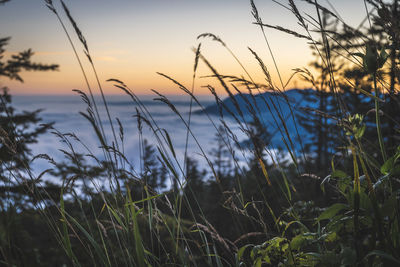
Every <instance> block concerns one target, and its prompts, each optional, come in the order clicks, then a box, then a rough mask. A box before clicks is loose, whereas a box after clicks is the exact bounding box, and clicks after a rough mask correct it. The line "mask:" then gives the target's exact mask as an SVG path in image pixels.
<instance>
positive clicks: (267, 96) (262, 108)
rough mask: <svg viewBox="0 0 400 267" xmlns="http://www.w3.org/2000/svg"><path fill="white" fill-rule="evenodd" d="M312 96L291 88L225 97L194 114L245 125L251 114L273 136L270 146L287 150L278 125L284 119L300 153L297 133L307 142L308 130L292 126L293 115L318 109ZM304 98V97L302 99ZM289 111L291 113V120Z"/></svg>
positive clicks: (299, 126)
mask: <svg viewBox="0 0 400 267" xmlns="http://www.w3.org/2000/svg"><path fill="white" fill-rule="evenodd" d="M314 93H315V91H314V90H313V89H290V90H287V91H285V92H282V93H280V92H264V93H261V94H254V95H251V94H236V95H234V96H233V97H227V98H225V99H224V100H222V102H221V103H220V104H217V103H214V104H212V105H209V106H206V107H205V111H196V113H197V114H201V113H203V112H207V113H208V114H213V115H221V114H222V116H224V117H225V116H226V117H230V118H234V117H236V119H237V120H239V121H241V122H247V123H249V122H251V121H253V120H254V115H256V116H257V118H258V119H259V120H260V122H261V123H262V124H263V125H264V127H265V128H266V129H267V130H268V132H269V133H270V134H272V138H271V142H270V144H271V145H272V146H273V147H276V148H281V149H283V150H286V146H285V144H284V142H283V140H282V134H281V132H280V130H279V128H278V126H277V125H282V120H284V121H285V123H286V127H287V130H288V132H289V134H290V136H291V139H292V141H293V142H294V143H295V144H294V146H295V149H296V150H300V144H299V142H298V140H297V141H296V139H298V138H297V132H298V135H300V137H301V139H302V142H308V141H309V137H308V133H307V131H306V130H305V129H304V128H303V127H301V125H299V123H297V122H296V124H297V125H296V124H295V120H297V118H296V113H297V112H299V110H300V109H301V108H305V107H307V108H315V109H316V108H318V106H319V102H318V98H317V96H316V95H315V94H314ZM306 95H307V97H305V96H306ZM288 103H289V104H290V107H289V104H288ZM291 111H293V115H294V118H293V116H292V112H291ZM278 112H279V115H280V116H279V115H278ZM296 126H297V132H296ZM280 128H283V127H280Z"/></svg>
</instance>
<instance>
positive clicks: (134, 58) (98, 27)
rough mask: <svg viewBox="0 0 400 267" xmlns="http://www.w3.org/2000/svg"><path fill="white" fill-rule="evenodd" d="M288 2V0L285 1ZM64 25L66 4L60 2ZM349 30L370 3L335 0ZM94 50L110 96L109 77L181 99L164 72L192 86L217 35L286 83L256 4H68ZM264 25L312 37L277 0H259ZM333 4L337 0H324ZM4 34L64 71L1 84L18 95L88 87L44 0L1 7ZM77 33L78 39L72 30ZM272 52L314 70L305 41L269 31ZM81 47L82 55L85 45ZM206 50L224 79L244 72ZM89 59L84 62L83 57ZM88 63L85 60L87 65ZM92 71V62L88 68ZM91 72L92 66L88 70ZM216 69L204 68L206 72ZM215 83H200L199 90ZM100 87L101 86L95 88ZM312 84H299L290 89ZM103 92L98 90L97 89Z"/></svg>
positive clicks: (218, 49) (86, 0) (129, 0)
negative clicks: (197, 50)
mask: <svg viewBox="0 0 400 267" xmlns="http://www.w3.org/2000/svg"><path fill="white" fill-rule="evenodd" d="M277 1H278V2H279V3H282V4H283V5H286V6H287V5H288V2H287V1H285V0H277ZM54 2H55V5H56V6H57V7H58V11H59V13H60V14H62V15H63V19H64V22H65V23H66V24H68V26H70V24H69V23H68V21H67V19H66V18H65V16H64V12H63V10H62V9H61V6H60V3H59V2H58V1H54ZM295 2H296V3H299V8H300V9H301V11H302V12H306V13H308V14H310V15H313V16H314V15H315V8H312V7H311V6H307V5H305V4H304V2H303V1H295ZM330 2H331V3H332V4H333V5H334V6H335V9H336V10H337V12H338V13H339V14H340V16H341V17H342V18H343V20H344V21H346V22H347V23H348V24H349V25H352V26H357V25H358V24H359V23H360V22H361V21H362V20H363V18H364V16H365V9H364V2H363V0H330ZM65 3H66V4H67V5H68V7H69V8H70V11H71V13H72V15H73V17H74V18H75V20H76V21H77V23H78V25H79V27H80V29H81V30H82V32H83V34H84V36H85V37H86V40H87V42H88V45H89V49H90V51H91V54H92V57H93V59H94V62H95V65H96V67H97V69H98V73H99V75H100V79H101V81H102V82H103V85H104V88H105V90H106V92H107V93H112V94H116V93H121V92H120V90H117V89H113V88H112V87H111V85H110V84H108V83H106V82H105V80H107V79H109V78H117V79H120V80H123V81H124V82H125V83H126V84H127V85H129V86H130V87H131V88H132V89H134V90H135V92H137V93H138V94H149V93H150V89H157V90H159V91H161V92H163V93H165V94H178V93H179V91H178V89H177V88H176V87H175V86H174V85H173V84H171V83H170V82H169V81H167V80H165V79H164V78H162V77H160V76H159V75H157V74H156V72H162V73H165V74H168V75H170V76H172V77H174V78H175V79H177V80H178V81H180V82H182V83H183V84H185V85H188V86H189V85H190V83H191V77H192V70H193V60H194V54H193V52H192V50H191V48H192V47H195V46H197V45H198V42H199V41H198V40H197V39H196V37H197V36H198V35H199V34H201V33H204V32H212V33H214V34H216V35H218V36H219V37H221V39H223V40H224V41H225V43H227V45H228V46H229V47H230V48H231V49H232V50H233V52H234V53H235V54H236V55H237V57H238V58H239V59H240V60H241V61H242V62H243V63H244V65H245V66H246V68H247V69H248V70H249V72H250V73H252V75H254V77H255V78H256V80H258V81H262V76H261V72H260V70H259V67H258V63H257V62H256V60H255V59H254V57H253V56H252V55H251V54H250V52H249V51H248V49H247V47H251V48H252V49H253V50H255V51H256V52H257V53H258V54H259V55H260V57H261V58H262V59H263V60H264V62H265V63H266V64H267V66H268V67H269V70H270V72H271V74H272V77H273V79H274V80H275V82H276V83H278V79H277V75H276V71H275V69H274V67H273V64H272V60H271V56H270V54H269V52H268V49H267V46H266V44H265V41H264V39H263V36H262V33H261V31H260V28H259V27H257V26H256V25H253V24H252V22H253V21H254V19H253V17H252V15H251V7H250V2H249V1H247V0H229V1H228V0H201V1H199V0H115V1H110V0H79V1H78V0H75V1H72V0H70V1H68V0H67V1H65ZM255 3H256V5H257V7H258V9H259V12H260V15H261V16H262V18H263V21H264V23H268V24H272V25H280V26H283V27H287V28H290V29H293V30H296V31H299V32H300V33H304V32H303V31H302V30H301V28H300V27H299V26H298V25H297V21H296V18H295V17H294V15H293V14H291V13H290V11H288V10H285V9H284V8H283V7H282V6H279V5H278V4H276V3H274V2H273V1H271V0H262V1H261V0H259V1H255ZM319 3H320V4H323V5H326V6H327V7H329V2H328V1H326V0H320V1H319ZM0 25H1V37H7V36H11V37H12V39H11V42H10V45H9V46H8V47H7V54H6V55H10V53H13V52H18V51H22V50H24V49H27V48H32V49H33V50H34V51H35V52H36V54H35V56H34V60H35V61H38V62H42V63H57V64H59V65H60V70H59V71H58V72H53V73H50V72H45V73H38V72H36V73H35V72H27V73H24V74H23V78H24V79H25V82H24V83H23V84H21V83H19V82H12V81H9V80H4V79H3V80H0V85H6V86H8V87H9V88H10V89H11V93H12V94H70V93H71V90H72V89H74V88H77V89H82V90H86V87H85V83H84V80H83V76H82V73H81V71H80V69H79V66H78V63H77V61H76V59H75V57H74V55H73V52H72V49H71V47H70V45H69V43H68V41H67V38H66V35H65V33H64V32H63V31H62V28H61V25H60V24H59V22H58V21H57V18H56V17H55V15H54V14H53V13H51V12H50V11H49V10H48V9H47V8H46V6H45V4H44V1H41V0H12V1H11V2H9V3H7V4H5V5H1V6H0ZM69 30H70V33H71V34H72V35H73V36H74V38H75V34H74V32H73V31H72V29H71V28H70V27H69ZM266 33H267V37H268V39H269V42H270V45H271V48H272V51H273V53H274V55H275V58H276V60H277V63H278V67H279V69H280V71H281V73H282V76H283V79H284V80H287V79H288V78H289V77H290V75H291V72H292V69H293V68H297V67H306V66H307V64H308V62H309V61H310V60H311V59H312V57H311V53H310V50H309V48H308V45H307V43H306V41H305V40H302V39H296V38H293V37H291V36H288V35H286V34H283V33H280V32H277V31H275V30H272V29H266ZM74 41H75V44H76V47H77V48H78V50H79V51H82V46H81V45H80V44H79V42H78V40H77V39H76V38H75V39H74ZM201 41H202V53H203V54H204V56H205V57H206V58H207V59H208V60H209V61H210V62H211V63H212V64H213V65H214V66H215V67H216V68H217V69H218V70H219V72H220V73H221V74H235V75H242V74H244V72H243V71H242V70H241V68H240V66H239V65H238V64H237V63H236V62H235V61H234V59H233V58H232V57H231V56H230V55H229V53H228V52H227V51H226V50H225V49H224V48H223V47H222V46H221V45H219V44H218V43H216V42H213V41H211V40H209V39H202V40H201ZM81 55H82V59H84V57H83V53H82V54H81ZM84 61H85V60H84ZM85 66H87V65H85ZM87 70H88V73H90V75H91V72H89V68H87ZM208 74H210V71H209V70H208V69H207V68H206V67H205V66H204V64H200V68H199V75H200V76H201V75H208ZM208 83H210V80H207V79H204V78H200V79H198V80H197V81H196V85H197V86H196V92H197V93H206V92H207V90H206V89H204V88H201V86H202V85H207V84H208ZM93 86H94V83H93ZM294 86H297V87H304V86H305V85H304V84H302V83H301V82H294V83H292V84H290V86H289V87H294ZM94 87H95V86H94Z"/></svg>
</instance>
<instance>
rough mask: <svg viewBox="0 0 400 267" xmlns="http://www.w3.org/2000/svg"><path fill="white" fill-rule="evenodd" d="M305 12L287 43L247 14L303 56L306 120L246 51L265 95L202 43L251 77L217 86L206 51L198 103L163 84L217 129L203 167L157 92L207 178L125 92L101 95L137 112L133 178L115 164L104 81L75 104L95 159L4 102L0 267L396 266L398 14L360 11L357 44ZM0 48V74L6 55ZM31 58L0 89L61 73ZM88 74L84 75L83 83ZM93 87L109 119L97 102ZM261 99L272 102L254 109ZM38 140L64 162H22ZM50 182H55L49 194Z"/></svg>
mask: <svg viewBox="0 0 400 267" xmlns="http://www.w3.org/2000/svg"><path fill="white" fill-rule="evenodd" d="M2 2H5V1H2ZM2 2H0V3H2ZM306 2H307V3H308V4H309V5H311V6H313V7H314V8H315V10H316V15H315V17H312V16H308V15H303V14H302V13H301V12H300V11H299V9H298V7H297V5H296V4H295V2H294V1H293V0H289V4H288V5H287V6H284V7H285V8H287V9H289V10H291V11H292V13H293V15H294V16H295V17H296V18H297V20H298V23H299V25H300V26H301V27H302V32H294V31H292V30H290V29H285V28H283V27H280V26H272V25H267V24H264V23H263V21H262V18H261V16H260V14H259V13H258V10H257V7H256V5H255V3H254V2H253V1H250V6H251V9H252V15H253V16H254V19H255V24H256V26H259V27H260V29H261V33H262V34H263V36H262V38H265V41H266V46H267V47H268V48H269V43H268V38H267V35H266V33H265V29H266V28H274V29H275V30H278V31H283V32H286V33H287V34H290V35H292V36H293V37H294V38H303V39H306V40H307V41H308V42H309V43H310V46H311V49H312V51H313V54H314V57H315V58H314V59H313V60H312V62H311V64H310V67H311V68H312V70H313V71H311V70H309V69H307V68H301V69H300V68H299V69H296V70H294V72H295V73H294V74H295V75H297V76H298V77H300V78H302V79H304V80H305V81H306V82H308V83H309V87H310V88H311V89H312V90H303V91H300V92H301V94H302V97H303V99H304V100H305V102H304V103H306V104H305V105H297V104H295V103H294V102H293V101H292V100H291V98H290V97H289V91H288V90H287V88H286V86H285V82H284V81H282V80H281V85H280V86H276V85H275V84H274V83H273V82H272V80H271V77H270V74H269V70H268V68H267V66H265V64H264V63H263V61H262V59H261V58H260V57H259V55H258V54H257V53H256V52H255V51H253V50H252V49H250V53H251V55H252V56H254V57H255V60H256V61H257V62H258V63H259V65H260V67H261V69H262V71H263V73H264V74H265V81H266V83H265V84H260V83H256V82H255V81H254V80H253V78H252V76H251V74H250V73H249V72H248V71H247V70H246V68H245V67H244V66H243V65H242V63H241V62H240V60H239V59H238V58H237V57H236V56H235V54H234V53H233V52H232V51H231V50H230V48H229V47H228V45H227V44H226V43H224V42H223V41H222V40H221V39H220V38H219V37H218V36H216V35H214V34H212V33H205V34H201V35H200V36H199V40H202V39H203V38H209V39H211V40H213V41H216V42H218V43H219V44H220V45H221V46H222V47H223V48H224V49H227V51H228V52H230V53H231V55H232V56H233V57H234V59H235V60H236V61H237V63H238V64H239V65H240V66H241V67H242V68H243V72H244V74H245V75H244V76H242V77H235V76H226V75H225V76H224V75H220V74H219V72H218V70H216V69H215V68H214V67H213V66H212V64H211V63H210V61H209V60H208V59H206V58H205V57H204V56H203V54H202V53H201V47H202V46H201V45H199V46H198V47H197V48H196V49H194V53H195V60H194V74H193V83H192V85H191V87H189V88H187V87H185V86H184V85H183V84H181V83H180V82H179V81H176V80H175V79H173V78H172V77H170V76H168V75H166V74H162V73H160V75H161V76H163V77H164V78H166V79H168V80H170V81H171V82H172V83H174V84H175V85H176V86H177V87H178V88H179V89H181V90H182V91H183V92H184V93H186V94H187V95H188V97H189V98H190V101H191V106H192V105H193V107H197V109H198V110H200V112H201V113H202V114H203V116H207V117H208V118H209V119H210V123H211V124H212V125H213V126H214V127H215V130H216V136H215V137H214V143H215V147H214V149H212V151H204V150H203V148H202V147H201V144H199V143H198V141H197V139H196V133H193V132H192V128H191V127H190V124H191V122H190V116H191V113H192V109H191V111H190V115H189V118H186V116H187V115H186V114H181V113H180V112H179V110H178V109H177V108H176V107H175V106H174V105H173V104H172V103H171V102H170V101H169V100H168V98H167V97H165V96H164V95H162V94H160V93H158V92H157V91H154V93H155V95H156V98H155V101H161V102H163V103H164V104H165V105H167V106H168V107H169V108H170V109H171V112H173V113H175V114H176V116H177V117H178V118H179V119H181V120H182V122H183V123H184V124H185V126H186V127H187V135H188V138H187V140H189V139H190V140H192V141H193V142H194V143H195V144H196V145H198V147H199V150H200V152H201V153H200V154H201V155H202V157H204V159H205V160H206V162H207V168H206V169H204V170H202V169H201V168H200V165H199V164H198V162H197V161H196V160H195V159H193V158H191V157H190V156H188V155H187V153H185V155H184V158H183V160H182V159H181V158H180V157H179V156H177V155H176V152H175V148H174V145H173V143H172V141H171V138H170V136H169V133H168V132H167V131H166V130H165V129H160V128H159V127H158V125H157V123H156V122H155V121H154V120H153V117H152V116H151V113H150V112H149V110H148V109H147V108H146V106H145V105H144V104H143V103H142V102H141V101H140V98H138V97H137V96H136V95H135V94H134V92H133V91H132V90H131V89H130V88H129V87H128V86H127V85H126V84H124V83H123V82H122V81H120V80H117V79H110V80H108V82H111V83H113V85H115V86H116V87H117V88H120V89H121V90H123V91H124V92H125V93H126V94H127V96H128V97H130V98H131V100H132V101H133V103H135V104H136V106H137V109H136V112H135V113H136V118H137V124H138V132H139V140H138V141H139V143H140V153H139V155H140V158H141V161H140V162H141V163H140V166H139V167H138V168H135V167H133V166H132V164H131V163H130V162H129V160H128V159H127V157H126V155H125V153H124V140H125V139H126V138H127V136H125V134H124V128H123V125H122V124H121V123H120V121H119V120H118V119H117V120H115V121H114V120H112V119H111V117H110V116H109V113H108V105H107V99H106V96H105V95H104V94H103V91H102V86H101V83H100V82H99V81H98V84H96V85H95V86H92V85H91V84H90V83H89V82H87V88H86V89H87V90H85V91H87V93H85V92H84V91H83V90H82V91H80V90H76V93H77V94H79V96H80V97H81V98H82V100H83V101H84V102H85V103H86V104H87V110H86V112H81V115H82V116H83V117H85V118H86V119H87V120H88V127H90V128H91V129H93V131H94V132H95V133H96V136H97V137H98V144H99V150H100V151H101V152H102V154H103V155H104V156H103V157H102V158H98V157H96V156H95V154H96V153H91V152H90V150H88V154H78V153H77V152H76V151H75V149H74V144H75V142H78V143H82V142H81V141H80V140H79V136H77V135H75V134H73V133H61V132H59V131H57V130H56V129H55V128H53V125H40V124H39V121H40V119H39V111H34V112H24V113H22V114H19V113H16V112H15V111H14V108H13V107H12V102H11V97H10V95H9V94H8V91H7V90H4V93H3V95H2V97H1V100H2V104H1V107H0V137H1V139H0V140H1V147H0V152H1V154H0V157H1V158H0V159H1V161H0V164H1V165H0V166H1V169H0V170H1V173H0V186H1V188H0V189H1V192H0V218H1V219H0V221H1V224H0V263H1V264H3V265H5V266H65V265H66V266H400V233H399V231H400V210H399V192H400V184H399V183H400V180H399V175H400V168H399V167H400V165H399V162H398V160H399V158H400V148H399V130H400V127H399V121H400V118H399V116H400V114H399V111H400V106H399V104H400V103H399V100H400V99H399V92H398V84H399V82H400V72H399V51H398V50H399V44H400V25H399V23H400V14H399V12H400V11H399V7H398V1H397V0H394V1H392V2H389V3H386V2H382V1H380V0H368V1H365V3H366V5H365V6H366V8H367V10H368V9H371V8H372V10H368V11H367V14H366V21H367V22H368V23H366V25H367V26H366V27H360V28H358V29H355V28H352V27H350V26H348V25H347V24H346V23H345V22H344V21H342V20H341V18H340V16H339V14H336V13H335V12H333V11H330V10H329V9H328V8H326V7H324V6H321V5H320V4H319V3H318V2H317V1H306ZM45 3H46V5H47V6H48V8H49V9H50V11H51V12H52V13H53V14H54V15H55V16H56V18H57V19H58V20H59V22H60V23H61V26H62V29H63V30H64V31H65V33H66V35H67V37H68V40H69V42H70V43H71V45H72V48H73V50H74V53H75V56H76V57H77V60H78V61H79V63H80V62H81V60H83V59H81V58H80V56H79V53H78V52H77V51H78V50H77V47H76V46H75V45H74V41H73V39H72V37H71V34H70V32H69V31H68V30H67V28H66V27H65V25H64V21H63V20H62V19H61V16H60V15H59V12H60V11H59V10H58V9H57V8H56V6H55V5H54V4H53V2H52V1H51V0H46V1H45ZM367 4H368V5H367ZM61 6H62V10H64V12H65V14H66V15H67V18H68V20H69V22H70V23H71V24H72V26H73V29H74V31H75V33H76V35H77V37H78V40H79V42H80V44H81V45H82V47H83V51H84V53H85V57H86V58H87V60H89V63H90V66H91V71H93V72H94V73H95V75H96V77H97V73H96V68H95V62H94V61H93V60H92V58H91V56H90V53H89V45H88V43H87V41H86V40H85V38H84V36H83V34H82V32H81V31H80V29H79V27H78V24H77V23H76V22H75V20H74V19H73V17H72V15H71V13H70V12H69V10H68V8H67V6H66V5H65V4H64V2H62V1H61ZM1 40H2V41H0V47H1V48H2V49H0V52H1V55H0V59H2V55H3V54H4V46H5V45H6V43H7V42H8V39H1ZM269 51H271V49H269ZM31 56H32V52H31V51H30V50H29V51H27V52H23V53H20V54H18V55H15V56H12V58H11V59H10V60H9V61H7V62H2V61H0V76H1V77H7V78H10V79H17V80H20V81H22V78H21V76H20V74H21V71H22V70H55V69H56V68H57V66H56V65H42V64H35V63H32V62H31V61H30V58H31ZM271 56H272V57H273V54H272V51H271ZM198 64H205V65H206V66H207V67H208V68H209V69H210V72H211V76H212V77H214V78H215V79H216V80H217V81H218V82H219V86H220V87H221V88H222V89H223V90H224V91H225V92H226V93H227V94H228V100H225V101H223V100H222V99H221V97H220V96H219V95H218V94H217V91H218V90H217V88H214V87H213V86H211V85H208V86H207V88H208V89H209V90H210V93H211V94H212V95H213V96H214V97H215V104H216V105H215V106H214V111H215V112H216V113H217V114H219V116H218V123H217V122H214V118H215V117H212V116H211V115H210V114H209V111H210V110H211V109H210V108H207V107H203V106H202V105H201V103H200V102H199V101H198V99H197V97H196V95H195V94H194V88H195V86H194V82H195V79H196V75H197V67H198ZM80 66H82V65H80ZM274 67H275V68H276V71H277V72H278V73H279V69H278V68H277V67H276V64H275V66H274ZM86 72H87V70H86V69H84V68H83V67H82V73H83V75H84V77H86ZM86 81H87V80H86ZM96 86H97V90H99V92H100V93H101V95H102V103H96V102H95V101H94V100H95V98H94V97H93V91H94V90H95V88H96ZM265 92H273V94H268V95H266V96H265V97H262V96H261V95H258V93H265ZM100 108H104V109H105V110H106V111H107V112H106V114H107V120H109V121H108V122H109V123H108V124H109V127H111V129H112V131H111V132H112V134H111V136H108V135H106V134H105V131H104V128H105V127H108V126H106V125H103V122H102V121H103V120H102V118H101V117H100V116H99V112H98V110H99V109H100ZM265 110H266V111H268V112H265ZM284 110H285V111H286V112H283V111H284ZM268 114H270V115H271V114H274V116H273V118H272V119H271V118H269V119H270V120H269V123H270V124H271V125H273V127H269V126H268V125H267V124H266V123H265V119H266V118H263V116H268ZM228 117H229V119H231V120H234V121H235V122H236V124H237V125H238V127H239V128H240V130H241V131H243V133H245V134H246V136H247V138H246V140H238V138H237V136H236V135H235V133H234V132H233V131H232V129H231V128H230V127H229V126H228V123H227V120H228ZM289 124H290V125H292V126H291V127H290V128H289V126H288V125H289ZM116 126H118V127H116ZM143 128H148V129H150V130H151V131H152V133H153V134H154V136H155V139H156V142H155V143H150V142H149V141H148V140H147V139H146V138H145V137H144V134H143ZM271 129H273V131H271ZM47 130H51V131H52V132H53V133H54V134H55V135H57V136H58V137H59V138H60V140H62V141H63V143H64V144H66V147H67V149H64V150H63V153H64V154H65V160H64V161H63V162H55V161H54V160H53V159H52V157H51V155H44V154H43V155H36V156H34V155H31V154H30V150H29V144H31V143H33V142H35V141H36V139H37V137H38V135H40V134H41V133H43V132H44V131H47ZM276 136H279V137H280V139H281V143H280V144H279V146H278V145H277V144H276V143H274V142H273V140H275V139H274V137H276ZM211 138H212V137H210V139H211ZM239 155H240V157H239ZM239 158H244V160H243V161H242V160H239ZM34 160H45V161H47V162H48V163H49V166H50V167H49V169H47V170H44V171H43V172H42V173H41V174H40V175H39V176H35V175H33V174H32V172H31V169H30V163H31V162H32V161H34ZM93 162H95V163H93ZM46 175H51V176H53V178H54V177H56V178H57V179H58V180H59V181H60V182H59V183H58V184H50V183H49V182H46V179H45V178H44V177H45V176H46Z"/></svg>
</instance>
